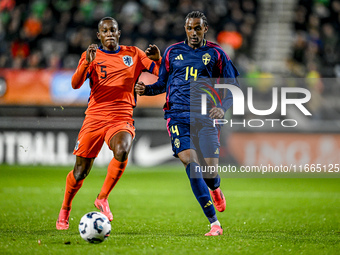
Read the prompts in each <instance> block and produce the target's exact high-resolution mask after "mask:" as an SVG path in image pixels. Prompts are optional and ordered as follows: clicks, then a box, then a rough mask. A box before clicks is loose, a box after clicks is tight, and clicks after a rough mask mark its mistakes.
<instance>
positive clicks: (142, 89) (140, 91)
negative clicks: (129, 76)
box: [135, 81, 145, 96]
mask: <svg viewBox="0 0 340 255" xmlns="http://www.w3.org/2000/svg"><path fill="white" fill-rule="evenodd" d="M135 91H136V93H137V94H138V95H140V96H141V95H143V94H144V92H145V84H144V82H142V81H139V82H137V83H136V86H135Z"/></svg>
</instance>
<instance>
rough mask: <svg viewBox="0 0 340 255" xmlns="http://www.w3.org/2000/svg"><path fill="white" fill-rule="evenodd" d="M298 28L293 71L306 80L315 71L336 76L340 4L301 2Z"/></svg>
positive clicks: (327, 0) (334, 0)
mask: <svg viewBox="0 0 340 255" xmlns="http://www.w3.org/2000/svg"><path fill="white" fill-rule="evenodd" d="M294 28H295V33H296V37H295V41H294V43H293V54H292V59H291V61H290V68H291V70H292V72H293V73H294V74H295V75H297V76H300V77H306V76H307V75H310V72H311V71H310V70H311V69H312V70H313V73H318V74H319V75H320V76H321V77H335V75H336V68H335V67H336V66H337V65H339V64H340V49H339V43H340V41H339V40H340V38H339V31H340V1H339V0H316V1H307V0H300V1H299V4H298V6H297V9H296V12H295V20H294ZM311 67H312V68H311Z"/></svg>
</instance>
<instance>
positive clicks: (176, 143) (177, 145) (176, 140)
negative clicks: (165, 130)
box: [174, 138, 181, 148]
mask: <svg viewBox="0 0 340 255" xmlns="http://www.w3.org/2000/svg"><path fill="white" fill-rule="evenodd" d="M174 144H175V146H176V148H179V146H181V142H180V141H179V139H178V138H176V139H175V142H174Z"/></svg>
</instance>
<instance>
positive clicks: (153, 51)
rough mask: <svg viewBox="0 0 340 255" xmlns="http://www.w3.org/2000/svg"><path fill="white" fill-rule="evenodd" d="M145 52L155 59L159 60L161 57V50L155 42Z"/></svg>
mask: <svg viewBox="0 0 340 255" xmlns="http://www.w3.org/2000/svg"><path fill="white" fill-rule="evenodd" d="M145 54H146V55H147V56H148V58H149V59H151V60H153V61H158V60H159V59H160V57H161V51H160V50H159V49H158V47H157V46H156V45H155V44H153V45H152V44H149V48H147V49H146V50H145Z"/></svg>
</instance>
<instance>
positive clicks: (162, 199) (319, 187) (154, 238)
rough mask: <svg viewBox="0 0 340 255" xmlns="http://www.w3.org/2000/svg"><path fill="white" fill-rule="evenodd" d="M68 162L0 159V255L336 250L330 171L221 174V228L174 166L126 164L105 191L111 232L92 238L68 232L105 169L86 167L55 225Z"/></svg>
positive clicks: (334, 187)
mask: <svg viewBox="0 0 340 255" xmlns="http://www.w3.org/2000/svg"><path fill="white" fill-rule="evenodd" d="M69 170H70V168H69V167H41V166H39V167H33V166H32V167H23V166H20V167H19V166H5V165H0V197H1V200H0V205H1V206H0V208H1V209H0V223H1V224H0V254H58V255H67V254H72V255H76V254H82V255H83V254H340V244H339V240H340V224H339V223H340V179H279V178H276V179H269V178H265V179H259V178H257V179H246V178H243V179H232V178H231V179H226V178H224V179H222V185H221V187H222V189H223V191H224V193H225V195H226V197H227V210H226V211H225V212H223V213H219V212H217V216H218V218H219V220H220V222H221V223H222V226H223V228H224V235H223V236H218V237H205V236H204V233H206V232H207V231H208V230H209V226H208V222H207V220H206V218H205V217H204V214H203V212H202V210H201V208H200V207H199V205H198V203H197V202H196V200H195V198H194V196H193V194H192V193H191V189H190V187H189V182H188V180H187V177H186V174H185V171H184V170H183V169H182V167H180V166H177V165H175V166H162V167H156V168H150V169H140V168H137V167H134V166H128V168H127V169H126V171H125V173H124V175H123V177H122V179H121V180H120V182H119V183H118V184H117V186H116V187H115V188H114V190H113V191H112V193H111V195H110V198H109V202H110V207H111V210H112V212H113V214H114V220H113V222H112V232H111V235H110V237H109V238H108V240H106V241H105V242H103V243H101V244H89V243H87V242H85V241H83V240H82V239H81V238H80V236H79V233H78V223H79V220H80V218H81V217H82V216H83V215H84V214H85V213H87V212H90V211H95V208H94V206H93V202H94V200H95V198H96V196H97V194H98V193H99V190H100V187H101V185H102V183H103V181H104V178H105V173H106V170H105V169H103V168H96V167H94V169H92V172H91V173H90V175H89V176H88V178H87V179H86V180H85V182H84V185H83V187H82V189H81V190H80V191H79V192H78V194H77V196H76V197H75V199H74V202H73V209H72V212H71V217H70V218H71V219H70V229H69V230H67V231H57V230H56V229H55V221H56V218H57V216H58V213H59V209H60V206H61V202H62V199H63V193H64V185H65V177H66V175H67V173H68V172H69Z"/></svg>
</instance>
